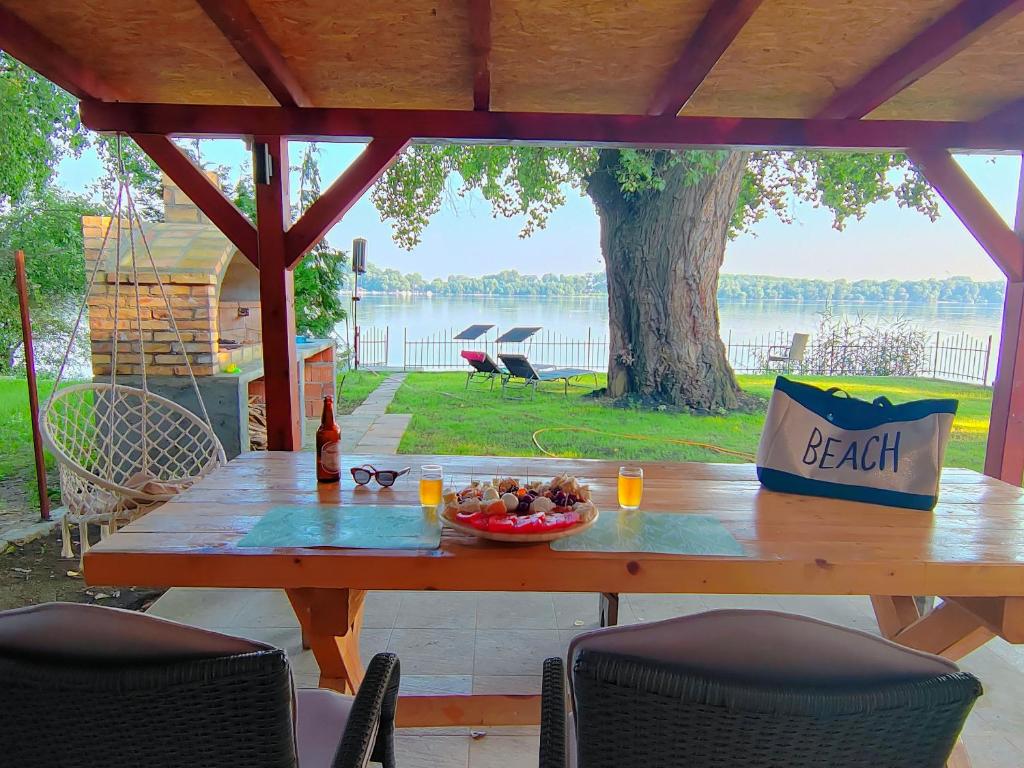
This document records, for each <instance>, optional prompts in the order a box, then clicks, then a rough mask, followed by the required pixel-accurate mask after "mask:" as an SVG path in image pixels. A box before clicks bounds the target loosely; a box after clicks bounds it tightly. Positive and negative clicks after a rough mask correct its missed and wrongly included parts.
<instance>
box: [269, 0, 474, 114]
mask: <svg viewBox="0 0 1024 768" xmlns="http://www.w3.org/2000/svg"><path fill="white" fill-rule="evenodd" d="M249 5H250V7H251V8H252V11H253V13H255V14H256V16H257V17H258V18H259V19H260V21H261V22H262V23H263V26H264V28H265V29H266V30H267V34H268V35H269V36H270V38H271V39H272V40H273V41H274V42H275V43H276V44H277V46H278V48H279V49H280V50H281V53H282V54H283V55H284V57H285V59H286V60H287V61H288V63H289V65H291V67H292V70H293V72H294V73H295V76H296V77H297V78H298V79H299V81H300V82H301V83H302V84H303V86H304V87H305V88H306V89H307V91H308V92H309V94H310V98H311V99H312V100H313V103H314V104H315V105H316V106H322V107H380V108H388V107H396V108H398V107H405V108H409V109H430V108H433V109H472V108H473V69H472V58H471V56H470V42H469V14H468V9H467V5H468V4H467V3H466V0H400V1H399V0H396V1H395V2H382V1H381V0H352V1H351V2H345V3H328V2H324V0H250V1H249Z"/></svg>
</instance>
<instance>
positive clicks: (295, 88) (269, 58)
mask: <svg viewBox="0 0 1024 768" xmlns="http://www.w3.org/2000/svg"><path fill="white" fill-rule="evenodd" d="M197 2H198V3H199V5H200V6H201V7H202V9H203V10H204V11H205V12H206V15H207V16H209V17H210V19H211V20H212V21H213V23H214V24H216V25H217V27H219V28H220V31H221V32H223V33H224V37H226V38H227V39H228V42H230V43H231V45H232V46H234V49H235V50H236V51H238V55H239V56H241V57H242V59H243V61H245V63H246V64H248V65H249V68H250V69H251V70H252V71H253V73H255V75H256V77H258V78H259V79H260V81H261V82H262V83H263V85H265V86H266V88H267V90H268V91H270V94H271V95H272V96H273V97H274V98H275V99H277V102H278V104H280V105H281V106H283V107H309V106H312V104H313V102H312V101H311V100H310V98H309V95H308V94H307V93H306V91H305V89H304V88H303V87H302V84H301V83H300V82H299V81H298V79H297V78H296V77H295V74H294V73H293V72H292V70H291V68H290V67H289V66H288V62H287V61H285V58H284V56H283V55H282V54H281V51H280V50H278V48H277V46H276V45H275V44H274V41H273V40H271V39H270V36H269V35H268V34H267V31H266V30H265V29H264V28H263V25H262V24H261V23H260V20H259V19H257V18H256V16H255V14H253V12H252V10H251V9H250V8H249V6H248V5H247V4H246V2H245V0H197Z"/></svg>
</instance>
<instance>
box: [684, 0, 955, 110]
mask: <svg viewBox="0 0 1024 768" xmlns="http://www.w3.org/2000/svg"><path fill="white" fill-rule="evenodd" d="M956 4H957V0H912V1H911V0H903V1H902V2H894V1H893V0H817V1H816V2H808V0H766V2H765V3H764V5H762V6H761V7H760V9H758V11H757V12H756V13H755V14H754V16H753V17H752V18H751V19H750V21H749V22H748V23H747V25H746V27H744V28H743V31H742V32H740V34H739V36H738V37H737V38H736V40H735V41H734V42H733V44H732V46H731V47H730V48H729V50H727V51H726V53H725V55H724V56H723V57H722V59H721V60H720V61H719V62H718V64H717V65H716V66H715V68H714V69H713V70H712V71H711V73H710V75H708V77H707V79H706V80H705V81H704V83H703V84H702V85H701V87H700V88H699V89H697V92H696V93H695V94H694V95H693V98H692V99H690V102H689V103H688V104H687V105H686V107H685V109H684V110H683V112H682V114H684V115H722V116H730V117H754V116H756V117H810V116H811V115H813V114H814V113H815V112H816V111H817V110H818V109H820V108H821V107H822V106H824V104H825V103H826V102H827V101H828V100H829V98H830V97H831V96H832V95H833V94H834V93H836V92H838V91H840V90H842V89H844V88H846V87H849V86H850V85H852V84H854V83H856V82H857V81H858V80H859V79H860V78H861V77H862V76H863V75H864V74H865V73H867V72H868V71H870V70H871V68H872V67H874V66H875V65H876V64H878V63H879V62H881V61H882V60H884V59H885V58H886V57H887V56H888V55H889V54H891V53H892V52H893V51H896V50H898V49H899V48H900V47H902V46H903V45H904V44H905V43H906V42H908V41H909V40H910V39H912V38H913V37H914V35H916V34H917V33H918V32H920V31H921V30H922V29H923V28H925V27H926V26H928V24H930V23H932V22H933V21H935V20H936V19H937V18H939V17H940V16H941V15H942V14H944V13H945V12H946V11H948V10H949V9H950V8H952V7H953V6H954V5H956ZM924 117H927V116H924Z"/></svg>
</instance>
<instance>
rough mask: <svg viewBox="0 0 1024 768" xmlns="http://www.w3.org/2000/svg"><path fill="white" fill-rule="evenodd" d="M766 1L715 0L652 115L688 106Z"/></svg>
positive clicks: (667, 79)
mask: <svg viewBox="0 0 1024 768" xmlns="http://www.w3.org/2000/svg"><path fill="white" fill-rule="evenodd" d="M761 2H762V0H715V4H714V5H712V6H711V9H710V10H709V11H708V12H707V15H706V16H705V17H704V20H703V21H701V23H700V26H699V27H697V31H696V32H694V33H693V36H692V37H691V38H690V40H689V41H688V42H687V43H686V47H685V48H684V49H683V53H682V55H681V56H680V57H679V59H678V60H677V61H676V63H675V64H673V65H672V69H671V70H669V73H668V74H667V75H666V76H665V80H664V81H663V82H662V84H661V86H660V87H659V88H658V91H657V93H655V95H654V98H653V99H651V106H650V107H649V108H648V109H647V114H649V115H675V114H678V112H679V111H680V110H681V109H682V108H683V107H684V106H686V102H688V101H689V100H690V97H691V96H693V94H694V93H696V91H697V89H698V88H699V87H700V84H701V83H703V82H704V78H706V77H707V76H708V74H709V73H710V72H711V70H712V68H714V66H715V64H717V63H718V60H719V59H720V58H722V55H723V54H724V53H725V51H726V49H728V47H729V46H730V45H731V44H732V41H733V40H735V39H736V36H737V35H738V34H739V33H740V30H741V29H743V27H744V25H745V24H746V23H747V21H748V20H749V19H750V17H751V16H753V15H754V11H756V10H757V9H758V7H759V6H760V5H761Z"/></svg>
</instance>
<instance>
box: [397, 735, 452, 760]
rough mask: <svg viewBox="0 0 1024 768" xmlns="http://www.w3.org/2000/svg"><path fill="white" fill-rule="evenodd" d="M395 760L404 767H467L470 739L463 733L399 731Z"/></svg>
mask: <svg viewBox="0 0 1024 768" xmlns="http://www.w3.org/2000/svg"><path fill="white" fill-rule="evenodd" d="M395 762H396V764H397V765H400V766H402V768H466V766H467V765H468V764H469V739H468V738H467V737H466V736H463V735H457V736H456V735H441V734H425V733H406V732H405V731H398V733H397V734H396V735H395Z"/></svg>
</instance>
